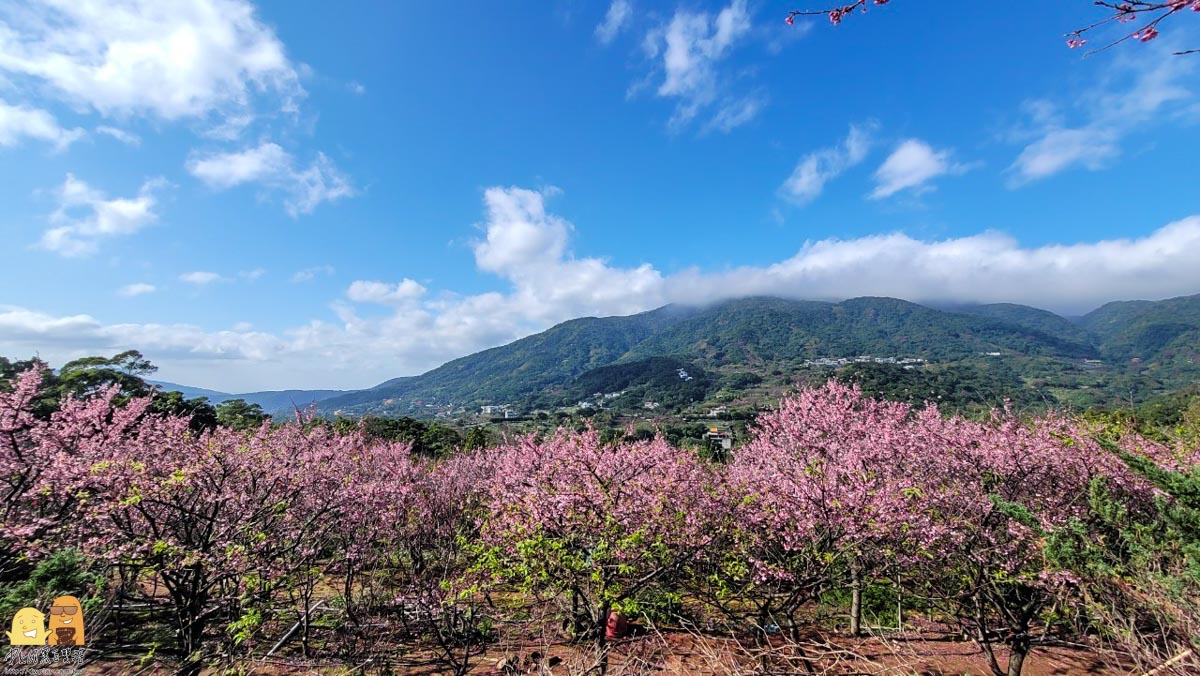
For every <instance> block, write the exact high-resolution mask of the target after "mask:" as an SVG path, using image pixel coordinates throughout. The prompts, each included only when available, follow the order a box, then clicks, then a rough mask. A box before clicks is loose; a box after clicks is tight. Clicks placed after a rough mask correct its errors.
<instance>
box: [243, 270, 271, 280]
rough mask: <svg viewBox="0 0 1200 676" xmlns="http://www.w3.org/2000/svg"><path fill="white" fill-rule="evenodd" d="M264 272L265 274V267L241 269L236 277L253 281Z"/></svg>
mask: <svg viewBox="0 0 1200 676" xmlns="http://www.w3.org/2000/svg"><path fill="white" fill-rule="evenodd" d="M265 274H267V271H266V270H265V269H263V268H254V269H253V270H242V271H241V272H239V273H238V277H241V278H242V279H245V280H247V281H251V282H253V281H254V280H256V279H258V278H259V277H262V276H263V275H265Z"/></svg>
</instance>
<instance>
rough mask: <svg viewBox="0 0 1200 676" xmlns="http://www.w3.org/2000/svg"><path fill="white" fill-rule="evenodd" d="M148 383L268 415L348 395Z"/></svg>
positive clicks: (188, 395) (188, 396) (189, 397)
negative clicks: (232, 391) (255, 407)
mask: <svg viewBox="0 0 1200 676" xmlns="http://www.w3.org/2000/svg"><path fill="white" fill-rule="evenodd" d="M146 382H147V383H149V384H151V385H155V386H157V387H159V388H160V389H161V390H163V391H164V392H179V393H181V394H182V395H183V396H184V398H186V399H196V398H198V397H204V398H206V399H208V402H209V403H210V404H219V403H221V402H223V401H228V400H230V399H243V400H245V401H246V402H247V403H250V404H258V405H259V406H260V407H262V410H263V411H266V412H267V413H289V412H291V411H292V407H293V406H299V407H300V408H301V409H304V408H308V407H309V406H311V405H312V404H315V403H317V402H319V401H323V400H325V399H328V398H330V397H336V396H338V395H342V394H346V391H345V390H278V391H267V392H246V393H244V394H230V393H228V392H217V391H216V390H206V389H204V388H200V387H188V386H187V385H179V384H177V383H169V382H165V381H161V380H147V381H146Z"/></svg>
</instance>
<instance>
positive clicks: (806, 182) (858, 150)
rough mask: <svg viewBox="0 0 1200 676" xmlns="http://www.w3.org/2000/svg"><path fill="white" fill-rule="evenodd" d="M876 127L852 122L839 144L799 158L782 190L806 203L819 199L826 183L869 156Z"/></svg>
mask: <svg viewBox="0 0 1200 676" xmlns="http://www.w3.org/2000/svg"><path fill="white" fill-rule="evenodd" d="M877 126H878V125H877V124H875V123H874V122H868V123H866V124H862V125H851V126H850V133H848V134H847V135H846V138H845V140H843V141H842V142H841V143H840V144H838V145H836V146H833V147H830V148H822V149H821V150H816V151H813V152H811V153H809V154H807V155H805V156H804V157H802V158H800V161H799V162H797V163H796V168H795V169H793V170H792V175H791V176H789V177H788V179H787V180H786V181H784V182H783V186H781V187H780V191H781V192H782V193H783V195H784V196H785V197H787V198H788V199H789V200H791V201H793V202H796V203H797V204H807V203H808V202H811V201H813V200H814V199H816V198H817V197H818V196H819V195H820V194H821V192H822V191H823V190H824V189H825V184H826V183H828V182H829V181H831V180H833V179H834V178H837V177H838V176H839V175H841V173H842V172H844V171H846V170H847V169H849V168H850V167H853V166H855V165H856V164H859V163H860V162H862V161H863V160H864V159H866V157H867V153H868V152H870V150H871V145H872V144H873V143H874V139H873V138H872V135H873V134H874V132H875V129H876V128H877Z"/></svg>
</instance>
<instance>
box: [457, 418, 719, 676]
mask: <svg viewBox="0 0 1200 676" xmlns="http://www.w3.org/2000/svg"><path fill="white" fill-rule="evenodd" d="M495 476H496V478H495V480H494V481H493V482H492V483H491V486H490V503H489V505H488V512H487V514H486V516H485V521H484V523H483V526H482V529H481V532H480V535H481V537H482V541H483V543H484V545H485V546H486V551H485V552H484V554H483V563H484V565H485V566H486V567H487V568H488V569H489V570H491V571H492V572H493V574H494V575H495V577H496V578H497V579H499V580H506V581H510V582H514V583H516V584H517V585H518V586H519V588H521V589H524V590H526V591H529V592H532V593H536V594H540V595H545V596H548V597H549V598H551V599H553V600H554V601H556V602H557V603H559V604H560V605H561V606H562V607H564V608H566V609H569V610H570V613H571V618H572V619H573V620H574V622H575V624H576V627H577V629H578V631H579V633H580V635H581V637H590V638H591V639H592V640H593V641H594V645H595V648H596V652H597V665H598V668H599V669H600V671H602V672H603V671H604V670H605V669H606V668H607V654H608V652H607V650H608V648H607V643H606V638H605V626H606V623H607V621H608V617H609V613H610V612H611V611H621V612H624V613H627V614H628V613H633V612H636V611H637V610H638V601H639V600H640V599H641V598H642V597H643V595H644V594H645V593H646V592H648V591H649V590H651V589H653V588H658V589H670V588H671V587H672V585H673V584H674V582H675V578H676V577H677V576H679V575H680V574H681V572H682V569H683V567H684V566H685V565H687V563H688V562H689V561H692V560H694V559H695V558H696V557H698V556H699V555H700V554H701V553H702V552H704V551H705V549H706V548H707V547H708V546H709V544H710V543H711V541H712V539H713V531H712V529H711V528H710V527H709V525H708V521H707V518H708V515H709V514H710V513H711V512H712V511H713V507H712V502H713V491H712V488H711V486H712V473H711V471H710V470H709V469H708V468H707V467H706V466H705V465H704V464H703V463H702V462H701V461H700V460H698V459H697V458H696V457H695V456H694V455H693V454H691V453H689V452H686V451H681V450H679V449H676V448H674V447H672V446H670V445H669V444H667V443H666V442H665V441H663V440H662V439H654V440H652V441H643V442H633V443H630V442H624V441H618V442H615V443H612V444H610V445H606V444H603V443H602V442H601V439H600V435H599V433H597V432H596V430H594V429H588V430H586V431H584V432H582V433H575V432H568V431H559V432H558V433H557V434H555V435H554V436H553V437H551V438H549V439H546V440H544V441H538V440H537V439H536V438H534V437H532V436H529V437H525V438H523V439H521V440H519V441H517V442H516V443H514V444H511V445H509V446H505V447H501V448H499V449H497V451H496V464H495Z"/></svg>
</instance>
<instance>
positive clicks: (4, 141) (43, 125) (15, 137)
mask: <svg viewBox="0 0 1200 676" xmlns="http://www.w3.org/2000/svg"><path fill="white" fill-rule="evenodd" d="M83 136H84V131H83V130H82V129H80V128H79V127H75V128H74V129H63V128H62V127H60V126H59V124H58V120H56V119H54V116H53V115H51V114H50V113H48V112H46V111H44V110H38V109H37V108H30V107H28V106H14V105H10V104H8V103H6V102H4V101H0V146H15V145H17V144H18V143H20V142H21V139H23V138H32V139H38V140H39V141H46V142H47V143H50V144H51V145H53V146H54V149H55V150H64V149H65V148H66V147H67V146H69V145H71V144H72V143H74V142H75V141H78V140H79V139H81V138H83Z"/></svg>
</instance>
